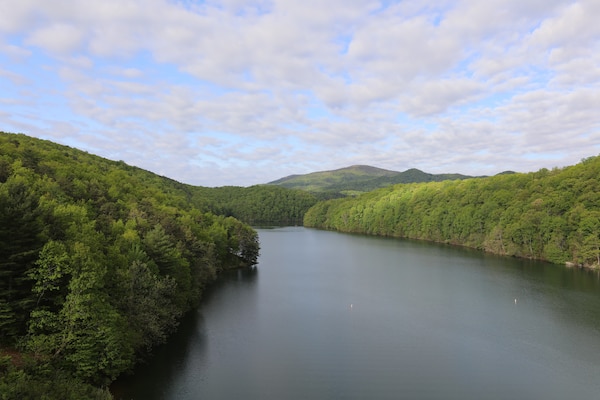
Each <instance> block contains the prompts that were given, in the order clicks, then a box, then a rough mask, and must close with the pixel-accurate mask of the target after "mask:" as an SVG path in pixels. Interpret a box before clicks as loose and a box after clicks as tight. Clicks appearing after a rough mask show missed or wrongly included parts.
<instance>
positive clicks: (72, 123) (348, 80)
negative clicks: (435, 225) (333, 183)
mask: <svg viewBox="0 0 600 400" xmlns="http://www.w3.org/2000/svg"><path fill="white" fill-rule="evenodd" d="M598 21H600V1H599V0H581V1H568V0H486V1H481V0H418V1H413V0H402V1H394V0H381V1H375V0H327V1H323V0H248V1H244V0H206V1H193V0H102V1H84V0H80V1H77V0H52V1H48V0H19V1H14V0H0V130H2V131H5V132H13V133H24V134H27V135H30V136H34V137H39V138H43V139H48V140H52V141H54V142H57V143H60V144H65V145H68V146H72V147H76V148H78V149H81V150H85V151H87V152H89V153H92V154H96V155H99V156H102V157H106V158H109V159H112V160H123V161H125V162H126V163H128V164H131V165H135V166H138V167H141V168H143V169H147V170H149V171H152V172H155V173H158V174H160V175H164V176H167V177H170V178H172V179H176V180H178V181H180V182H184V183H188V184H192V185H200V186H225V185H236V186H250V185H255V184H261V183H267V182H270V181H273V180H275V179H278V178H281V177H284V176H287V175H291V174H305V173H310V172H315V171H324V170H332V169H337V168H343V167H347V166H351V165H356V164H365V165H371V166H375V167H379V168H385V169H390V170H394V171H404V170H406V169H409V168H418V169H421V170H423V171H425V172H429V173H462V174H467V175H493V174H496V173H499V172H502V171H506V170H513V171H518V172H530V171H537V170H538V169H540V168H549V169H551V168H554V167H563V166H567V165H573V164H576V163H578V162H579V161H580V160H581V159H582V158H585V157H589V156H596V155H598V154H600V23H599V22H598Z"/></svg>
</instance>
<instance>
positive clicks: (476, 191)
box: [304, 157, 600, 268]
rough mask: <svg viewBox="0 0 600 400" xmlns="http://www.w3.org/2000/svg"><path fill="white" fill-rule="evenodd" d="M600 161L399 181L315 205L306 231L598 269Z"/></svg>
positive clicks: (587, 160) (599, 249)
mask: <svg viewBox="0 0 600 400" xmlns="http://www.w3.org/2000/svg"><path fill="white" fill-rule="evenodd" d="M598 177H600V157H589V158H586V159H584V160H582V161H581V162H580V163H579V164H577V165H574V166H569V167H565V168H554V169H552V170H548V169H545V168H544V169H541V170H539V171H537V172H532V173H511V174H500V175H496V176H492V177H485V178H477V179H466V180H451V181H443V182H431V183H420V184H400V185H395V186H390V187H386V188H382V189H379V190H375V191H372V192H369V193H365V194H363V195H360V196H358V197H354V198H343V199H335V200H328V201H325V202H320V203H317V204H316V205H315V206H313V207H312V208H311V209H310V210H309V211H308V212H307V213H306V215H305V218H304V224H305V226H307V227H315V228H321V229H331V230H337V231H341V232H355V233H365V234H372V235H382V236H391V237H399V238H411V239H421V240H428V241H434V242H440V243H448V244H452V245H460V246H466V247H471V248H475V249H480V250H484V251H487V252H491V253H495V254H501V255H506V256H515V257H524V258H531V259H538V260H545V261H549V262H552V263H560V264H567V265H578V266H585V267H595V268H598V267H599V265H600V181H599V178H598Z"/></svg>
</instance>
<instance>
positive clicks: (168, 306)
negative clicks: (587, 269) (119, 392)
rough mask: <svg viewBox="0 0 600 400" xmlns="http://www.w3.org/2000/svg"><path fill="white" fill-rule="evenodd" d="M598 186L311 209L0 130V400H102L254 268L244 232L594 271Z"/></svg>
mask: <svg viewBox="0 0 600 400" xmlns="http://www.w3.org/2000/svg"><path fill="white" fill-rule="evenodd" d="M409 171H410V170H409ZM345 172H347V171H345ZM355 172H356V171H355ZM371 172H372V171H366V173H367V174H369V173H371ZM376 172H377V171H376ZM387 172H389V171H387ZM353 173H354V172H353ZM357 173H358V175H361V174H365V171H364V168H363V170H362V171H358V172H357ZM377 173H379V172H377ZM384 175H385V174H384ZM599 176H600V157H590V158H588V159H585V160H583V161H582V162H581V163H580V164H577V165H575V166H572V167H567V168H562V169H557V168H556V169H553V170H547V169H542V170H540V171H538V172H535V173H529V174H503V175H498V176H495V177H487V178H476V179H475V178H474V179H466V180H447V181H442V182H430V183H410V184H398V185H394V186H388V187H385V188H382V189H378V190H375V191H372V192H368V193H364V194H362V195H359V196H357V197H345V198H339V199H335V200H327V201H318V199H317V198H316V197H315V195H314V194H311V193H309V192H307V191H301V190H292V189H288V188H284V187H280V186H275V185H258V186H252V187H248V188H241V187H221V188H204V187H194V186H190V185H185V184H182V183H179V182H176V181H174V180H171V179H168V178H165V177H161V176H158V175H155V174H152V173H150V172H147V171H144V170H141V169H139V168H135V167H131V166H128V165H127V164H125V163H124V162H121V161H109V160H106V159H103V158H101V157H97V156H93V155H90V154H88V153H85V152H82V151H79V150H76V149H73V148H70V147H66V146H61V145H58V144H55V143H52V142H49V141H44V140H39V139H34V138H31V137H28V136H25V135H15V134H9V133H1V132H0V400H6V399H44V398H46V399H58V398H60V399H87V398H91V399H94V398H97V399H109V398H110V393H109V392H108V391H107V390H106V386H107V385H108V384H109V383H110V382H111V381H113V380H114V379H115V378H116V377H117V376H118V375H120V374H121V373H123V372H125V371H128V370H130V369H131V368H132V367H133V366H134V364H135V363H136V362H138V361H139V360H140V359H143V358H144V357H147V356H148V355H149V354H150V351H151V350H152V348H153V347H154V346H156V345H158V344H160V343H162V342H164V341H165V340H166V338H167V337H168V335H169V334H170V333H171V332H172V331H173V330H174V329H176V327H177V323H178V320H179V318H180V317H181V316H182V315H183V314H184V313H185V312H186V311H187V310H189V309H191V308H192V307H194V306H195V305H196V304H197V303H198V301H199V300H200V298H201V295H202V292H203V290H204V289H205V287H206V285H208V284H210V283H211V282H212V281H213V280H214V279H215V277H216V276H217V275H218V273H219V272H220V271H222V270H225V269H229V268H238V267H242V266H251V265H253V264H255V263H256V261H257V258H258V254H259V243H258V238H257V234H256V232H255V231H254V230H253V229H252V228H251V227H250V226H249V225H247V223H249V224H254V225H262V224H273V225H289V224H300V223H304V224H305V225H306V226H310V227H318V228H324V229H335V230H339V231H344V232H360V233H367V234H374V235H385V236H394V237H404V238H415V239H424V240H431V241H436V242H443V243H449V244H456V245H462V246H469V247H473V248H477V249H482V250H485V251H490V252H494V253H497V254H503V255H509V256H518V257H527V258H535V259H541V260H548V261H551V262H555V263H566V262H571V263H574V264H578V265H584V266H596V267H597V266H598V265H600V182H599V178H598V177H599ZM449 177H451V178H452V176H449ZM454 178H456V177H454ZM458 178H464V177H462V176H460V177H458ZM335 179H338V178H335ZM335 179H334V180H335ZM344 179H346V178H344ZM344 179H342V181H343V180H344ZM352 179H354V178H352ZM361 179H363V178H360V177H359V178H358V180H356V181H357V182H359V183H360V181H361ZM365 179H366V178H365ZM369 179H371V178H369ZM377 179H378V178H375V182H377ZM382 179H385V176H384V177H383V178H382ZM364 182H366V181H364V180H363V183H364ZM338 183H339V182H338ZM346 183H347V182H346ZM339 188H342V186H340V187H339ZM361 188H362V189H364V186H361ZM323 193H326V192H321V195H320V196H319V198H323V197H327V196H328V195H327V194H326V195H325V196H323ZM332 193H333V192H332ZM336 193H337V194H336ZM336 193H334V195H335V196H338V195H342V194H340V193H339V192H336ZM330 194H331V193H330ZM241 221H242V222H241Z"/></svg>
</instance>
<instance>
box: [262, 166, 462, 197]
mask: <svg viewBox="0 0 600 400" xmlns="http://www.w3.org/2000/svg"><path fill="white" fill-rule="evenodd" d="M467 178H473V177H472V176H467V175H461V174H437V175H436V174H429V173H427V172H423V171H421V170H418V169H415V168H411V169H408V170H406V171H404V172H397V171H390V170H387V169H382V168H376V167H372V166H369V165H353V166H351V167H346V168H340V169H336V170H332V171H320V172H312V173H310V174H304V175H290V176H287V177H284V178H281V179H277V180H275V181H272V182H269V183H268V184H269V185H279V186H283V187H286V188H290V189H302V190H306V191H309V192H313V193H328V194H329V195H330V196H331V197H338V196H336V195H339V196H346V195H353V194H357V192H369V191H371V190H374V189H378V188H382V187H385V186H390V185H395V184H398V183H418V182H439V181H445V180H456V179H467Z"/></svg>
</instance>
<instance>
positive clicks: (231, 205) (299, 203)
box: [192, 185, 317, 225]
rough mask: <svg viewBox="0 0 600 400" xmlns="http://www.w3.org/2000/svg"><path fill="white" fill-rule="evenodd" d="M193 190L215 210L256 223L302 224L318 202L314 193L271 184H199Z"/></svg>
mask: <svg viewBox="0 0 600 400" xmlns="http://www.w3.org/2000/svg"><path fill="white" fill-rule="evenodd" d="M192 192H193V193H194V195H195V197H194V199H195V200H196V198H198V197H199V198H201V199H203V201H204V202H205V204H206V206H207V207H208V209H210V210H211V211H212V212H213V213H215V214H220V215H226V216H232V217H235V218H236V219H239V220H241V221H244V222H246V223H249V224H254V225H270V224H273V225H298V224H302V220H303V218H304V214H305V213H306V211H307V210H308V209H309V208H310V207H312V206H313V205H314V204H315V203H316V202H317V198H316V197H315V196H314V195H313V194H311V193H307V192H305V191H302V190H293V189H286V188H283V187H278V186H271V185H257V186H250V187H247V188H244V187H237V186H224V187H218V188H202V187H197V188H193V189H192ZM197 202H198V203H199V202H200V201H197Z"/></svg>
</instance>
